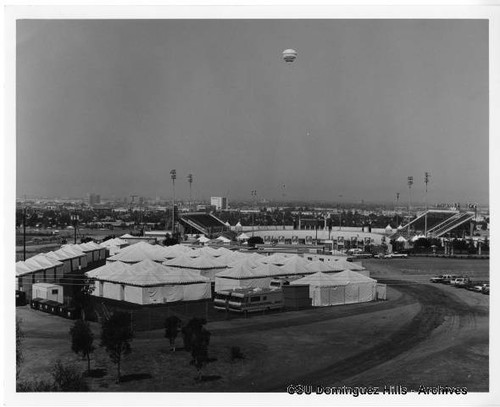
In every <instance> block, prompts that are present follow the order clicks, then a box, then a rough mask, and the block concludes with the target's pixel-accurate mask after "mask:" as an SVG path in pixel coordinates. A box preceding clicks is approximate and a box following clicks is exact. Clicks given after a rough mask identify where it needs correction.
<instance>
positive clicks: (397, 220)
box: [394, 192, 399, 228]
mask: <svg viewBox="0 0 500 407" xmlns="http://www.w3.org/2000/svg"><path fill="white" fill-rule="evenodd" d="M398 206H399V192H396V208H394V209H395V212H396V228H398V227H399V214H398Z"/></svg>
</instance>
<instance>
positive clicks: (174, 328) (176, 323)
mask: <svg viewBox="0 0 500 407" xmlns="http://www.w3.org/2000/svg"><path fill="white" fill-rule="evenodd" d="M180 326H181V320H180V319H179V318H177V317H176V316H175V315H172V316H170V317H168V318H167V319H165V338H168V340H169V342H170V350H171V351H173V352H175V338H177V335H178V333H179V328H180Z"/></svg>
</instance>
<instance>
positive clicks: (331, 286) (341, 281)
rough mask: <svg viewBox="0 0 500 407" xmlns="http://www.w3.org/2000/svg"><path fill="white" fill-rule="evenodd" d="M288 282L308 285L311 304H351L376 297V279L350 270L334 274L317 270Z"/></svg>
mask: <svg viewBox="0 0 500 407" xmlns="http://www.w3.org/2000/svg"><path fill="white" fill-rule="evenodd" d="M290 284H292V285H302V284H307V285H309V295H310V297H311V299H312V304H313V306H328V305H341V304H353V303H358V302H367V301H373V300H375V299H376V298H377V281H376V280H374V279H372V278H369V277H366V276H363V275H362V274H359V273H356V272H355V271H352V270H346V271H343V272H341V273H336V274H325V273H321V272H318V273H315V274H312V275H309V276H306V277H304V278H301V279H299V280H295V281H292V282H291V283H290Z"/></svg>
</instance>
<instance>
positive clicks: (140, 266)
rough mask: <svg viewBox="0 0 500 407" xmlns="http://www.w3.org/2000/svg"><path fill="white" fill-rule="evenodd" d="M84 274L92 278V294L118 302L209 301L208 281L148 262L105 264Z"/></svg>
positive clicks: (189, 273)
mask: <svg viewBox="0 0 500 407" xmlns="http://www.w3.org/2000/svg"><path fill="white" fill-rule="evenodd" d="M117 263H120V262H117ZM86 274H87V276H88V277H92V278H94V279H95V285H96V290H94V292H93V293H92V295H94V296H98V297H103V298H109V299H113V300H118V301H127V302H131V303H135V304H141V305H146V304H163V303H168V302H177V301H197V300H202V299H209V298H211V287H210V280H209V279H208V278H206V277H203V276H201V275H200V274H199V273H196V272H193V271H189V270H181V269H175V268H172V267H167V266H164V265H162V264H159V263H156V262H154V261H152V260H149V259H146V260H143V261H140V262H138V263H134V264H130V265H127V264H124V263H122V265H113V264H111V265H106V266H103V267H102V269H101V270H98V269H96V270H93V271H92V272H88V273H86Z"/></svg>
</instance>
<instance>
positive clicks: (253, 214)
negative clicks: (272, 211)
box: [251, 190, 257, 236]
mask: <svg viewBox="0 0 500 407" xmlns="http://www.w3.org/2000/svg"><path fill="white" fill-rule="evenodd" d="M251 195H252V203H253V208H252V236H253V235H254V231H255V212H254V210H255V200H256V199H257V190H253V191H251Z"/></svg>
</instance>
